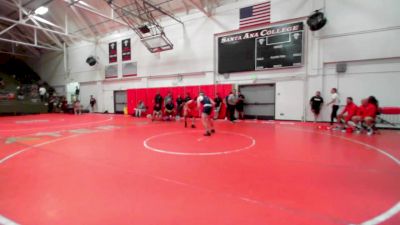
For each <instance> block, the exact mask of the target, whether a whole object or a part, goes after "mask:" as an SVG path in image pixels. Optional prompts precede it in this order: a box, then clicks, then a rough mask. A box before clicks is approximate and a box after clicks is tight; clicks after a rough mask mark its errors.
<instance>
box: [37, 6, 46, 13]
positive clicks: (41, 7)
mask: <svg viewBox="0 0 400 225" xmlns="http://www.w3.org/2000/svg"><path fill="white" fill-rule="evenodd" d="M48 11H49V8H47V7H45V6H40V7H39V8H37V9H36V10H35V14H36V15H44V14H46V13H47V12H48Z"/></svg>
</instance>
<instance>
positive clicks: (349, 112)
mask: <svg viewBox="0 0 400 225" xmlns="http://www.w3.org/2000/svg"><path fill="white" fill-rule="evenodd" d="M346 102H347V104H346V107H345V108H344V109H343V111H342V112H341V113H340V114H339V115H338V116H337V121H338V128H342V129H343V128H344V127H345V126H346V125H347V123H348V122H349V121H350V120H351V119H352V118H353V116H355V115H356V113H357V110H358V107H357V105H356V104H354V102H353V98H352V97H347V99H346Z"/></svg>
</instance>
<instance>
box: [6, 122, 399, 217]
mask: <svg viewBox="0 0 400 225" xmlns="http://www.w3.org/2000/svg"><path fill="white" fill-rule="evenodd" d="M196 125H197V128H195V129H192V128H184V126H183V122H182V121H180V122H157V121H156V122H151V121H150V120H149V119H145V118H143V119H136V118H133V117H131V116H123V115H121V116H118V115H106V114H104V115H101V114H86V115H81V116H74V115H63V114H51V115H31V116H18V117H0V224H7V225H9V224H10V225H11V224H22V225H54V224H57V225H64V224H65V225H71V224H82V225H92V224H93V225H98V224H135V225H136V224H140V225H147V224H148V225H150V224H163V225H176V224H185V225H188V224H190V225H197V224H202V225H203V224H204V225H205V224H207V225H209V224H219V225H223V224H227V225H228V224H229V225H232V224H240V225H244V224H246V225H250V224H251V225H252V224H254V225H259V224H260V225H261V224H273V225H275V224H277V225H286V224H287V225H293V224H295V225H301V224H307V225H310V224H318V225H323V224H400V215H399V211H400V160H399V158H400V132H399V131H393V130H392V131H391V130H382V131H381V132H380V134H377V135H373V136H367V135H364V134H358V135H357V134H347V133H341V132H334V131H329V130H325V129H320V128H321V126H322V127H324V124H313V123H295V122H280V121H241V122H237V123H233V124H232V123H230V122H227V121H223V120H220V121H217V122H216V123H215V125H216V131H217V132H216V134H214V135H213V136H211V137H204V136H203V135H202V134H203V129H202V126H201V124H200V121H199V120H197V121H196Z"/></svg>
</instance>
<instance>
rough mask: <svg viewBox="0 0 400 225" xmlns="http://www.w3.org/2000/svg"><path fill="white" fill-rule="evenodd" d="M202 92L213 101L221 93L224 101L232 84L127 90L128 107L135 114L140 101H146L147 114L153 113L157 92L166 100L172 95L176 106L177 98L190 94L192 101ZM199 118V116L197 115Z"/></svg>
mask: <svg viewBox="0 0 400 225" xmlns="http://www.w3.org/2000/svg"><path fill="white" fill-rule="evenodd" d="M200 90H202V91H204V93H205V94H206V95H207V96H208V97H209V98H211V99H214V98H215V95H216V93H219V95H220V97H221V98H222V99H223V100H224V99H225V97H226V96H227V95H228V94H229V92H231V91H232V85H231V84H223V85H202V86H187V87H171V88H170V87H164V88H141V89H129V90H127V107H128V113H129V114H133V112H134V108H135V107H136V105H137V104H138V102H139V101H140V100H142V101H144V104H145V105H146V107H147V111H146V112H147V113H153V106H154V97H155V96H156V94H157V92H160V94H161V96H162V97H163V98H165V96H166V95H167V94H168V92H171V93H172V96H173V98H174V104H176V98H177V97H178V95H181V96H182V97H183V98H185V97H186V93H189V94H190V97H191V98H192V99H194V98H196V97H197V96H198V95H199V92H200ZM225 112H226V106H225V104H223V105H222V107H221V112H220V116H219V118H220V119H223V118H224V117H225ZM196 116H198V115H196Z"/></svg>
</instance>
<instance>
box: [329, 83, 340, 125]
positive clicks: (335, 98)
mask: <svg viewBox="0 0 400 225" xmlns="http://www.w3.org/2000/svg"><path fill="white" fill-rule="evenodd" d="M339 103H340V99H339V94H338V92H337V89H336V88H332V90H331V101H330V102H329V103H328V104H327V105H328V106H329V105H332V113H331V125H333V122H334V120H335V119H336V117H337V112H338V110H339Z"/></svg>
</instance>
